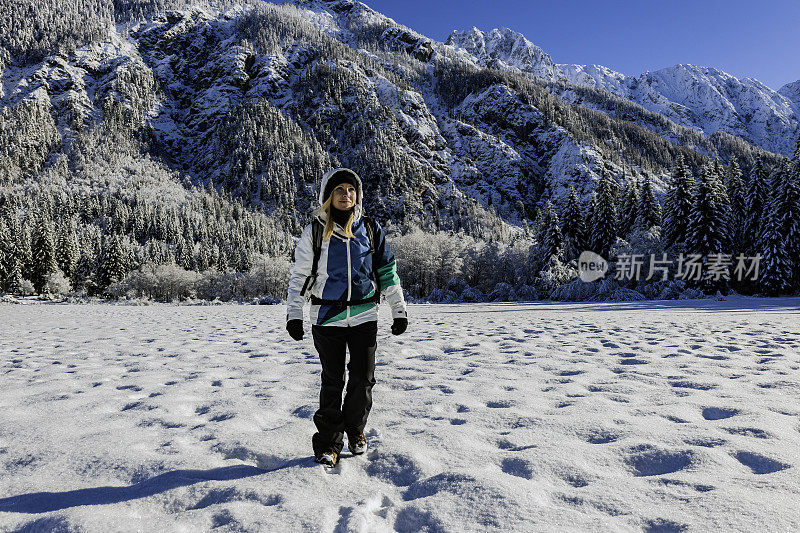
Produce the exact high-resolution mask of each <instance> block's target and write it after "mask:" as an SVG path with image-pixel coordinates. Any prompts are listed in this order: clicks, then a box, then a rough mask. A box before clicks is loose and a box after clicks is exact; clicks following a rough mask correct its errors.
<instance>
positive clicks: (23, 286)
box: [19, 279, 36, 296]
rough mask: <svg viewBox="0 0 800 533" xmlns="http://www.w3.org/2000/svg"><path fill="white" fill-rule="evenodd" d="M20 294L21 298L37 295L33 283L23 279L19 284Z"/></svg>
mask: <svg viewBox="0 0 800 533" xmlns="http://www.w3.org/2000/svg"><path fill="white" fill-rule="evenodd" d="M19 294H20V296H33V295H34V294H36V289H35V288H34V287H33V283H32V282H31V281H30V280H28V279H23V280H22V281H21V282H20V284H19Z"/></svg>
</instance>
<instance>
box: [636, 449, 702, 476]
mask: <svg viewBox="0 0 800 533" xmlns="http://www.w3.org/2000/svg"><path fill="white" fill-rule="evenodd" d="M623 461H624V462H625V463H626V464H627V465H628V466H629V467H630V469H631V470H632V472H633V474H634V475H636V476H661V475H664V474H671V473H673V472H677V471H679V470H683V469H685V468H687V467H689V466H691V464H692V463H693V462H694V461H695V453H694V452H693V451H691V450H667V449H663V448H657V447H656V446H653V445H651V444H639V445H637V446H633V447H631V448H629V449H628V450H627V451H626V452H625V455H624V456H623Z"/></svg>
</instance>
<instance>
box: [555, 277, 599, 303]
mask: <svg viewBox="0 0 800 533" xmlns="http://www.w3.org/2000/svg"><path fill="white" fill-rule="evenodd" d="M599 293H600V282H598V281H592V282H590V283H586V282H585V281H582V280H580V279H576V280H573V281H570V282H569V283H564V284H563V285H559V286H558V287H556V288H555V289H554V290H553V292H551V293H550V299H551V300H556V301H559V302H585V301H588V300H591V299H592V298H594V297H595V296H596V295H597V294H599Z"/></svg>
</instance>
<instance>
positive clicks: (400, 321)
mask: <svg viewBox="0 0 800 533" xmlns="http://www.w3.org/2000/svg"><path fill="white" fill-rule="evenodd" d="M407 327H408V319H407V318H395V319H394V322H393V323H392V335H400V334H401V333H403V332H404V331H405V330H406V328H407Z"/></svg>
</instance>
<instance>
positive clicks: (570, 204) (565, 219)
mask: <svg viewBox="0 0 800 533" xmlns="http://www.w3.org/2000/svg"><path fill="white" fill-rule="evenodd" d="M560 218H561V234H562V236H563V237H564V260H565V261H571V260H572V259H576V258H577V257H578V256H579V255H580V253H581V252H582V251H583V250H584V249H585V248H586V244H585V233H586V230H585V226H584V220H583V213H582V212H581V203H580V200H578V194H577V193H576V192H575V187H572V186H570V188H569V195H568V196H567V203H566V204H565V205H564V209H563V210H562V212H561V217H560Z"/></svg>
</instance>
